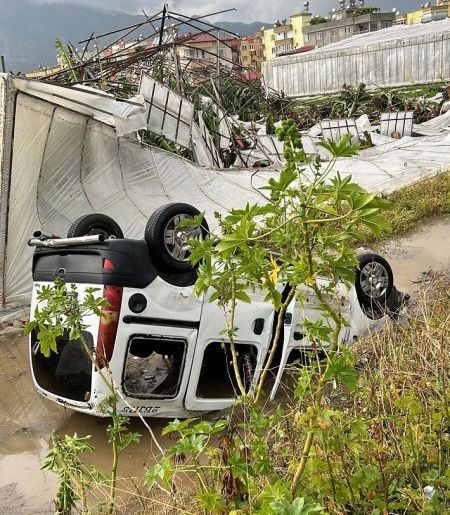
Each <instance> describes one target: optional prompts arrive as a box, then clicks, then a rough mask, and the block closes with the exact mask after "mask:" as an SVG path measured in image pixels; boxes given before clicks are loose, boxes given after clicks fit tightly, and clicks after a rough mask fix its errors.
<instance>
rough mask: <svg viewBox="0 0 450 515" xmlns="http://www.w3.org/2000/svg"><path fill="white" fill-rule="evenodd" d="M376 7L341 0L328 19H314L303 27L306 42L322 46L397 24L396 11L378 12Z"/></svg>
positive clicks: (352, 0) (351, 0)
mask: <svg viewBox="0 0 450 515" xmlns="http://www.w3.org/2000/svg"><path fill="white" fill-rule="evenodd" d="M378 11H379V9H378V8H376V7H364V5H363V2H361V6H360V7H356V5H355V0H350V4H349V5H347V6H346V5H345V1H344V0H340V3H339V8H337V9H332V11H331V12H330V15H329V17H328V18H329V19H328V20H327V21H323V22H320V23H314V19H312V21H311V23H310V24H309V25H308V26H305V27H303V36H304V42H305V44H307V45H315V46H317V47H322V46H325V45H329V44H331V43H337V42H338V41H342V40H343V39H347V38H350V37H351V36H354V35H355V34H363V33H365V32H374V31H376V30H380V29H386V28H388V27H392V25H394V24H395V13H394V12H384V13H383V12H378Z"/></svg>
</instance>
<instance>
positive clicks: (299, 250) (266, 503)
mask: <svg viewBox="0 0 450 515" xmlns="http://www.w3.org/2000/svg"><path fill="white" fill-rule="evenodd" d="M278 135H279V138H280V139H281V140H282V141H284V144H285V151H284V152H285V158H286V166H285V168H284V169H283V171H282V172H281V173H280V176H279V178H277V179H270V181H269V184H268V185H267V186H266V187H264V188H263V189H264V190H266V191H267V192H268V194H269V197H268V202H267V204H266V205H262V206H261V205H247V206H246V207H245V208H244V209H240V210H232V211H231V212H230V213H229V214H228V215H226V216H219V215H218V216H217V217H218V222H219V225H220V228H221V235H220V236H216V235H211V236H210V238H209V239H206V240H204V241H202V242H200V241H195V242H192V246H193V250H192V254H191V260H192V261H193V263H199V269H198V280H197V282H196V285H195V289H196V292H197V294H199V295H203V294H205V295H209V300H210V302H217V303H218V305H219V306H220V307H221V308H222V309H223V311H224V318H225V324H226V328H225V330H224V332H223V344H224V345H226V346H227V347H228V348H229V350H230V352H231V356H232V364H233V369H234V374H235V379H236V384H237V386H238V394H239V399H238V401H237V402H238V403H237V408H236V409H238V408H239V410H241V413H242V416H243V421H240V422H238V423H234V422H232V421H231V422H229V423H228V424H227V425H226V426H225V427H227V431H226V433H225V434H224V435H223V436H222V437H221V439H220V440H219V441H220V443H219V447H218V448H217V447H213V448H212V449H211V448H208V449H207V438H206V437H205V435H204V434H203V431H205V429H204V427H206V426H205V425H204V424H205V423H200V424H202V426H201V427H202V429H201V430H200V429H199V427H198V425H191V422H186V424H187V426H184V425H183V423H177V425H176V426H175V428H176V430H177V431H179V434H180V439H179V441H178V443H177V445H176V446H174V447H173V448H171V449H169V451H168V452H167V453H166V454H165V456H164V458H163V460H162V461H161V462H160V463H158V464H157V465H156V466H155V467H154V468H153V469H151V471H149V473H148V475H147V479H148V484H149V485H150V486H153V485H154V483H155V481H156V480H157V478H159V479H160V480H162V481H163V482H164V486H165V487H166V488H167V487H169V486H170V484H171V482H173V481H175V478H176V476H177V474H178V473H179V472H180V470H181V471H184V472H186V471H187V470H189V471H193V470H192V468H191V465H189V466H188V467H187V468H186V462H185V461H184V460H185V458H186V450H189V452H190V458H189V463H190V464H191V463H195V462H197V463H200V462H201V457H202V456H203V455H205V454H206V456H207V457H208V458H209V461H208V465H206V466H204V468H203V469H202V473H199V468H198V466H197V467H194V470H195V473H196V475H197V477H198V478H199V492H201V496H200V497H198V501H199V502H200V505H201V506H202V509H204V510H205V511H206V512H220V511H223V510H241V511H239V512H243V513H244V512H247V511H249V512H251V511H254V510H256V512H257V513H297V512H299V513H303V512H305V513H306V512H313V511H321V510H322V509H323V508H321V507H320V506H319V505H317V504H316V503H315V502H314V501H312V502H311V500H310V499H304V498H302V497H301V486H300V485H301V484H303V483H302V481H303V478H304V476H305V474H306V473H307V472H308V474H309V467H310V463H311V462H312V461H314V458H312V457H311V452H312V449H313V448H314V442H315V441H316V440H317V439H318V438H319V437H320V431H321V428H322V426H324V425H327V424H329V421H330V420H332V418H333V416H334V412H333V411H332V410H329V409H326V408H324V406H323V399H324V395H325V390H326V388H327V386H328V385H330V384H331V385H334V386H333V387H334V388H339V387H345V388H348V389H355V388H356V384H357V379H358V373H357V371H356V370H355V368H354V361H353V357H352V355H351V353H350V352H348V351H346V350H345V347H342V336H341V335H342V329H343V328H344V327H345V325H346V324H347V322H346V321H345V320H344V318H343V316H342V313H341V303H340V296H339V285H340V284H342V283H344V284H346V285H348V286H349V285H350V284H351V283H352V282H353V281H354V272H353V268H354V267H355V266H357V260H356V256H355V252H354V251H353V250H352V249H351V247H350V242H351V240H352V238H354V237H355V235H357V234H359V228H360V227H363V226H364V227H367V228H369V229H370V230H371V231H374V232H376V233H379V231H380V230H381V229H387V228H388V224H387V222H386V221H385V220H384V218H382V217H381V216H380V214H381V212H382V211H383V210H384V209H386V208H387V207H388V206H387V203H386V201H384V200H382V199H379V198H377V197H376V196H375V195H372V194H369V193H367V192H366V191H364V190H363V189H362V188H361V187H360V186H358V185H357V184H355V183H353V182H352V181H351V177H342V176H341V175H340V174H339V173H336V174H335V175H334V176H333V177H332V176H331V172H332V170H333V168H334V165H335V163H336V160H337V159H338V158H339V157H349V156H352V155H355V154H356V152H357V147H356V146H354V145H351V144H350V139H349V138H348V137H346V138H344V139H343V140H341V141H340V142H338V143H336V142H327V143H323V144H322V145H323V147H324V148H325V149H327V151H328V152H329V153H330V154H331V155H332V156H333V159H332V161H331V163H330V164H329V166H327V167H325V168H322V167H321V166H320V163H319V162H318V160H308V159H307V158H306V156H305V154H304V152H303V149H302V143H301V136H300V133H299V131H298V129H297V127H296V125H295V123H294V122H292V121H288V122H286V123H285V124H283V126H282V128H281V129H280V130H279V133H278ZM320 277H326V278H327V282H325V283H324V282H322V281H321V280H320V279H319V278H320ZM253 294H258V295H259V296H261V295H262V296H263V297H265V301H266V302H270V303H271V304H272V306H273V309H274V311H275V312H276V313H277V317H276V320H275V330H274V336H273V339H272V342H271V345H270V348H269V352H268V357H267V359H266V361H265V363H264V365H263V367H262V370H261V372H260V373H259V372H258V371H257V370H255V371H254V381H253V383H252V384H251V385H250V387H248V385H247V384H246V383H245V381H244V379H243V378H242V377H241V370H240V367H239V363H238V352H237V344H236V338H237V335H238V327H236V325H235V318H236V309H237V307H238V303H250V302H251V301H252V295H253ZM311 295H313V296H314V297H315V298H316V299H317V301H318V303H319V305H320V308H321V311H322V314H323V318H322V319H320V320H318V321H317V322H315V323H312V322H309V321H307V320H306V321H305V322H304V328H305V331H306V335H307V338H308V340H309V341H310V343H311V345H312V346H315V347H316V348H317V349H318V350H320V351H324V352H325V354H324V356H323V355H322V357H320V356H321V355H320V354H319V353H318V354H317V360H316V361H313V362H312V363H311V365H310V366H309V367H308V368H305V369H304V375H303V376H302V377H301V378H300V380H299V381H298V384H297V387H296V394H297V406H295V405H294V408H293V413H291V414H290V416H287V417H283V414H282V413H281V411H279V410H276V411H275V412H274V413H272V414H270V415H269V414H267V413H263V412H262V410H261V408H260V405H259V402H260V400H261V399H262V397H263V392H264V386H265V383H266V379H267V376H268V373H269V370H270V368H271V366H272V364H273V361H274V357H275V354H276V351H277V348H278V345H279V342H280V337H281V330H282V327H283V321H284V315H285V313H286V310H287V308H288V306H289V304H290V303H291V302H292V301H293V300H294V299H295V300H297V301H298V302H300V303H304V302H305V301H306V298H307V297H308V296H311ZM305 400H306V402H305ZM304 404H305V410H304V414H303V415H301V419H302V422H301V431H299V438H298V442H301V444H300V445H299V444H296V445H295V449H296V450H295V451H293V449H292V445H291V449H290V451H291V452H286V449H282V447H281V446H280V442H283V443H286V434H287V433H286V429H285V428H283V427H282V424H283V421H287V423H288V424H292V417H294V419H295V418H299V416H300V415H299V413H300V411H299V408H298V406H302V405H304ZM224 423H225V422H224V421H222V422H221V425H220V426H219V427H221V426H223V425H224ZM179 424H182V425H181V426H180V425H179ZM186 427H189V428H190V429H189V431H188V432H186ZM215 427H216V426H211V425H210V426H209V428H210V429H208V431H214V430H215ZM169 428H170V429H171V430H173V429H174V426H169ZM194 441H195V442H196V445H195V446H194V447H192V446H193V442H194ZM179 446H181V447H179ZM186 446H187V447H186ZM288 450H289V448H288ZM219 451H220V452H219ZM274 451H275V452H274ZM180 453H181V455H182V456H183V466H181V465H180V464H179V462H178V466H177V467H174V465H173V463H174V460H173V459H170V458H173V456H175V455H176V456H178V455H179V454H180ZM277 453H279V454H277ZM280 460H282V461H283V460H284V467H281V469H282V472H280V466H279V464H278V463H279V461H280ZM205 474H206V475H205ZM211 485H212V486H211ZM219 490H220V491H221V493H222V494H221V496H219V495H218V493H217V492H218V491H219ZM202 503H203V504H202ZM302 510H303V511H302Z"/></svg>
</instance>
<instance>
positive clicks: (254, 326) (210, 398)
mask: <svg viewBox="0 0 450 515" xmlns="http://www.w3.org/2000/svg"><path fill="white" fill-rule="evenodd" d="M251 297H252V298H251V300H252V302H251V304H245V303H242V302H238V303H237V305H236V317H235V325H236V327H237V328H238V329H237V333H236V337H235V341H236V350H237V354H238V364H239V368H240V370H241V376H243V377H244V381H245V382H246V383H247V385H250V384H251V382H252V380H253V381H255V380H257V378H258V377H259V375H260V373H261V369H262V366H263V363H264V361H265V358H266V356H267V349H268V347H269V344H270V341H271V337H272V325H273V319H274V312H273V309H272V306H271V305H270V304H268V303H266V302H263V300H262V297H261V296H258V295H253V296H251ZM225 328H226V324H225V318H224V312H223V310H222V309H220V308H219V307H218V305H217V304H216V303H209V302H208V299H205V302H204V305H203V311H202V317H201V320H200V326H199V332H198V339H197V344H196V346H195V352H194V357H193V362H192V369H191V373H190V377H189V383H188V386H187V391H186V399H185V407H186V409H188V410H192V411H198V410H203V411H214V410H221V409H225V408H228V407H229V406H231V404H232V403H233V402H234V399H235V397H236V393H237V385H236V381H235V374H234V370H233V366H232V359H231V352H230V349H229V344H227V343H225V342H226V336H225V335H224V334H223V330H224V329H225ZM224 340H225V341H224Z"/></svg>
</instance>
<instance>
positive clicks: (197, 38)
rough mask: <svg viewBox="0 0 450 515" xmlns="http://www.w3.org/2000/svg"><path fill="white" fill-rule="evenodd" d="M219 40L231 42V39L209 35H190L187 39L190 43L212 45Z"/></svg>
mask: <svg viewBox="0 0 450 515" xmlns="http://www.w3.org/2000/svg"><path fill="white" fill-rule="evenodd" d="M217 39H219V40H220V41H233V38H217V37H214V36H213V35H211V34H204V33H199V34H191V35H190V37H189V42H190V43H213V42H215V41H217Z"/></svg>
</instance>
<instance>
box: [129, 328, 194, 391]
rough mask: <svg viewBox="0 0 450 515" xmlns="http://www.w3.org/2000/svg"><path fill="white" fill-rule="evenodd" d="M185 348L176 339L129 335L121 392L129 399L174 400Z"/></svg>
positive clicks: (182, 343) (184, 341)
mask: <svg viewBox="0 0 450 515" xmlns="http://www.w3.org/2000/svg"><path fill="white" fill-rule="evenodd" d="M186 345H187V342H186V340H182V339H177V338H165V337H163V336H142V335H139V336H132V337H131V338H130V341H129V342H128V349H127V356H126V361H125V371H124V381H123V385H124V391H125V393H126V394H127V395H129V396H130V397H146V398H147V397H148V398H153V397H159V398H161V397H164V398H174V397H176V396H177V395H178V392H179V389H180V382H181V378H182V372H183V368H184V359H185V354H186Z"/></svg>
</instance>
